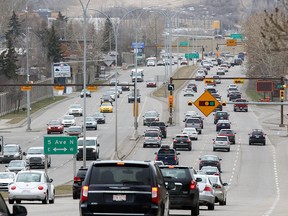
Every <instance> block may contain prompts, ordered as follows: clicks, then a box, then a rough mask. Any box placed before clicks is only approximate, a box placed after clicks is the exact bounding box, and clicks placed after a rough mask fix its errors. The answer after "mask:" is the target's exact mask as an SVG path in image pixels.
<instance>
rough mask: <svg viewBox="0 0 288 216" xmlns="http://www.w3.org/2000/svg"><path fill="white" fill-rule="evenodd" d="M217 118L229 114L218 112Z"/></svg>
mask: <svg viewBox="0 0 288 216" xmlns="http://www.w3.org/2000/svg"><path fill="white" fill-rule="evenodd" d="M217 116H228V113H226V112H218V113H217Z"/></svg>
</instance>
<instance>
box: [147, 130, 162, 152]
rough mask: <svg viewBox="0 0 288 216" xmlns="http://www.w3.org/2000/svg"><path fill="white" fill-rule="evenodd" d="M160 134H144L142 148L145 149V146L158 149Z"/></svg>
mask: <svg viewBox="0 0 288 216" xmlns="http://www.w3.org/2000/svg"><path fill="white" fill-rule="evenodd" d="M161 140H162V137H161V134H160V133H159V132H157V131H146V132H145V134H144V143H143V147H144V148H145V147H146V146H147V145H152V146H154V145H156V146H158V147H160V146H161Z"/></svg>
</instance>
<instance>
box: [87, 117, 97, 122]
mask: <svg viewBox="0 0 288 216" xmlns="http://www.w3.org/2000/svg"><path fill="white" fill-rule="evenodd" d="M86 121H89V122H91V121H95V118H93V117H86Z"/></svg>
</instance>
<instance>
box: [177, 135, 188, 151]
mask: <svg viewBox="0 0 288 216" xmlns="http://www.w3.org/2000/svg"><path fill="white" fill-rule="evenodd" d="M173 148H174V149H178V148H187V149H188V151H191V150H192V142H191V139H190V136H189V135H188V134H176V135H175V137H174V138H173Z"/></svg>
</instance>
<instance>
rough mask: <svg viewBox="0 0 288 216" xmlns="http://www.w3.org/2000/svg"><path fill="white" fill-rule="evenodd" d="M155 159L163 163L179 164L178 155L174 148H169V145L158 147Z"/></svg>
mask: <svg viewBox="0 0 288 216" xmlns="http://www.w3.org/2000/svg"><path fill="white" fill-rule="evenodd" d="M155 155H156V157H155V161H163V163H164V164H165V165H178V164H179V157H178V156H179V155H180V153H177V152H176V150H175V149H173V148H170V147H169V146H168V147H167V146H164V147H163V148H160V149H159V150H158V152H155Z"/></svg>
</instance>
